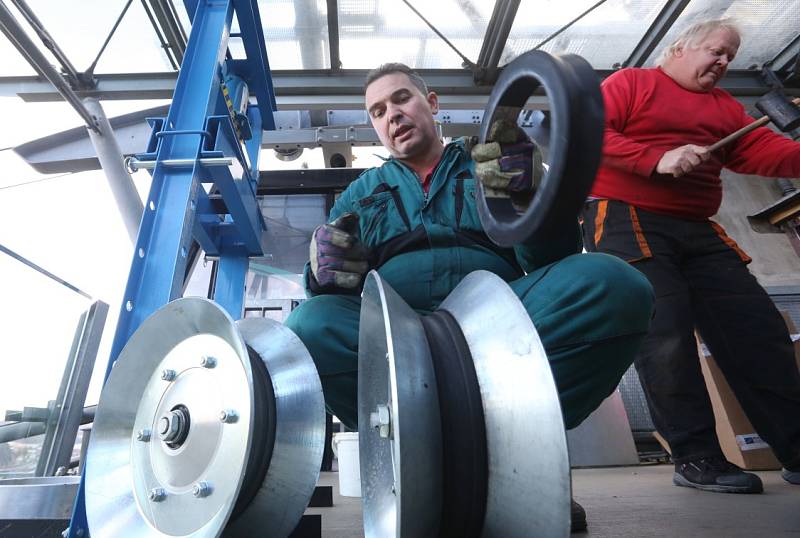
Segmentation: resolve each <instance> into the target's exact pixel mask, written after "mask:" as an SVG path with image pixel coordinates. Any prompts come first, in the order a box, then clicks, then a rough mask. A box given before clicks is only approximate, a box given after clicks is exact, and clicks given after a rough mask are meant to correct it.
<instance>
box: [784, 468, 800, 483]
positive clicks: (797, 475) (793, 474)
mask: <svg viewBox="0 0 800 538" xmlns="http://www.w3.org/2000/svg"><path fill="white" fill-rule="evenodd" d="M781 476H782V477H783V479H784V480H786V481H787V482H789V483H790V484H794V485H795V486H800V470H798V471H790V470H789V469H784V470H783V472H782V473H781Z"/></svg>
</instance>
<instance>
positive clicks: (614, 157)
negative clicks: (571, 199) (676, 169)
mask: <svg viewBox="0 0 800 538" xmlns="http://www.w3.org/2000/svg"><path fill="white" fill-rule="evenodd" d="M601 89H602V91H603V102H604V104H605V115H606V121H605V123H606V127H605V132H604V135H603V164H604V165H605V166H608V167H611V168H617V169H620V170H623V171H625V172H629V173H634V174H637V175H640V176H645V177H649V176H650V175H651V174H652V173H653V172H654V171H655V168H656V164H658V161H659V160H660V159H661V156H662V155H663V153H664V152H663V151H659V150H654V149H652V148H651V147H650V146H648V145H647V144H642V143H639V142H635V141H633V140H631V139H630V138H628V137H626V136H625V135H624V134H623V133H624V131H625V125H626V123H627V122H628V119H629V118H630V115H631V112H632V110H633V108H634V105H635V100H636V96H637V88H636V78H635V74H634V72H633V70H631V69H623V70H622V71H617V72H616V73H614V74H613V75H611V76H610V77H608V78H606V79H605V80H604V81H603V84H602V85H601Z"/></svg>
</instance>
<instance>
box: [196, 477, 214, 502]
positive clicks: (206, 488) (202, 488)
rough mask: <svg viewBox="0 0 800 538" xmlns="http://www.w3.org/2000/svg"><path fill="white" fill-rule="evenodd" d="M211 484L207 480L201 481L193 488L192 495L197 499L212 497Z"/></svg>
mask: <svg viewBox="0 0 800 538" xmlns="http://www.w3.org/2000/svg"><path fill="white" fill-rule="evenodd" d="M211 491H212V488H211V484H210V483H208V482H206V481H205V480H201V481H200V482H198V483H196V484H195V485H194V486H193V487H192V495H194V496H195V497H197V498H202V497H208V496H209V495H211Z"/></svg>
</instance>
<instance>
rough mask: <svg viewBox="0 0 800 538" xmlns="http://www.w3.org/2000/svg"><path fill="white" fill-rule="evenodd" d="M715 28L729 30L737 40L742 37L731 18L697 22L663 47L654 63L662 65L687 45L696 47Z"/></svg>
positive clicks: (715, 29)
mask: <svg viewBox="0 0 800 538" xmlns="http://www.w3.org/2000/svg"><path fill="white" fill-rule="evenodd" d="M717 30H728V31H729V32H733V33H734V34H736V36H737V37H738V38H739V40H741V38H742V31H741V30H740V29H739V27H738V26H737V25H736V23H734V22H733V19H717V20H713V21H705V22H698V23H695V24H693V25H691V26H690V27H688V28H687V29H686V30H684V31H683V32H681V33H680V34H679V35H678V37H676V38H675V40H674V41H673V42H672V43H670V44H669V45H667V46H666V47H664V49H663V50H662V51H661V54H660V55H659V56H658V59H657V60H656V65H657V66H659V67H663V66H664V64H665V63H666V61H667V60H669V59H670V58H672V57H673V56H675V53H676V52H677V51H679V50H683V49H685V48H687V47H696V46H697V45H699V44H700V43H701V42H702V41H703V40H704V39H705V38H707V37H708V36H709V35H710V34H712V33H713V32H715V31H717Z"/></svg>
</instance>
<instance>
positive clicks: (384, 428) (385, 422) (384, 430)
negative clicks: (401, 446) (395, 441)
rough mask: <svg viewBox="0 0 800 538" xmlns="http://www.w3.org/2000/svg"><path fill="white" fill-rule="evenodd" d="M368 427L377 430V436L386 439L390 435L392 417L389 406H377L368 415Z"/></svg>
mask: <svg viewBox="0 0 800 538" xmlns="http://www.w3.org/2000/svg"><path fill="white" fill-rule="evenodd" d="M369 425H370V426H372V427H373V428H375V429H376V430H378V435H379V436H380V437H382V438H384V439H388V438H389V437H390V436H391V434H392V417H391V413H390V412H389V406H388V405H383V404H378V406H377V407H376V408H375V411H373V412H372V413H370V414H369Z"/></svg>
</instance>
